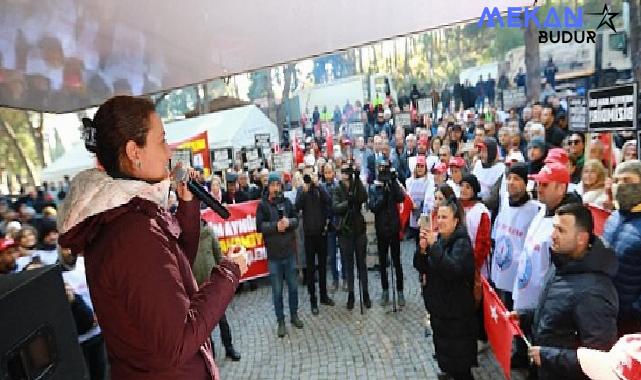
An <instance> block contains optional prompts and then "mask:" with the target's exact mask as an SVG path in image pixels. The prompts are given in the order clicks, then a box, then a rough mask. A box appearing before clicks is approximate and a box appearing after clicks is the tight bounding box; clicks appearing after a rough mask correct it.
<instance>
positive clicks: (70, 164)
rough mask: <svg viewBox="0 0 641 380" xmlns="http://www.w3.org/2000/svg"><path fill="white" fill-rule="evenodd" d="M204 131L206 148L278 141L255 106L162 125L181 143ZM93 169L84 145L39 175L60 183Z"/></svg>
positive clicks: (170, 138)
mask: <svg viewBox="0 0 641 380" xmlns="http://www.w3.org/2000/svg"><path fill="white" fill-rule="evenodd" d="M204 131H207V139H208V140H209V148H210V149H213V148H216V147H233V148H235V149H240V148H241V147H243V146H254V142H255V141H254V135H255V134H256V133H269V134H270V135H271V142H272V143H274V142H279V141H280V140H279V136H278V128H276V124H274V123H272V121H271V120H269V118H268V117H267V116H265V114H264V113H263V112H262V111H261V110H259V109H258V108H256V106H254V105H248V106H244V107H237V108H232V109H229V110H225V111H220V112H215V113H211V114H207V115H203V116H199V117H195V118H192V119H186V120H181V121H176V122H173V123H168V124H167V125H165V134H166V137H167V142H168V143H170V144H172V143H177V142H181V141H184V140H186V139H188V138H190V137H192V136H194V135H197V134H198V133H201V132H204ZM94 166H95V158H94V155H93V154H92V153H90V152H88V151H87V150H86V149H85V147H84V144H82V143H79V144H76V145H74V146H72V147H71V148H70V149H69V150H68V151H67V152H65V154H63V155H62V156H61V157H60V158H58V159H57V160H56V161H54V162H52V163H51V164H50V165H49V166H47V167H46V168H44V169H43V170H42V173H41V179H42V180H43V181H48V182H50V181H60V180H62V179H63V177H64V176H65V175H68V176H70V177H73V176H74V175H76V174H77V173H78V172H80V171H82V170H84V169H89V168H92V167H94Z"/></svg>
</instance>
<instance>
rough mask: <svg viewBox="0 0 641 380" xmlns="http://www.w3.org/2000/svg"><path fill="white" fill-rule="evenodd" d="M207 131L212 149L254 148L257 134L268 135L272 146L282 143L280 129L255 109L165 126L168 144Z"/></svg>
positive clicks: (209, 115)
mask: <svg viewBox="0 0 641 380" xmlns="http://www.w3.org/2000/svg"><path fill="white" fill-rule="evenodd" d="M204 131H207V139H208V140H209V147H210V148H214V147H234V148H236V149H240V148H241V147H243V146H254V142H255V141H254V135H255V134H256V133H269V134H270V135H271V142H272V143H275V142H279V141H280V140H279V136H278V128H277V127H276V124H274V123H273V122H272V121H271V120H269V118H268V117H267V116H265V114H264V113H263V112H262V111H261V110H259V109H258V108H257V107H256V106H254V105H248V106H244V107H237V108H232V109H228V110H225V111H220V112H215V113H210V114H207V115H203V116H199V117H195V118H192V119H186V120H181V121H175V122H173V123H169V124H167V125H165V135H166V137H167V141H168V142H169V143H170V144H171V143H176V142H180V141H184V140H186V139H188V138H190V137H192V136H194V135H196V134H198V133H201V132H204Z"/></svg>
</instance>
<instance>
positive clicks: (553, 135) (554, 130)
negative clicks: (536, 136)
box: [545, 125, 565, 148]
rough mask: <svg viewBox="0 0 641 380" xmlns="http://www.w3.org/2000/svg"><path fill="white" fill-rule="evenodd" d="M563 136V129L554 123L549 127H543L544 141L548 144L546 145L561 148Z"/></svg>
mask: <svg viewBox="0 0 641 380" xmlns="http://www.w3.org/2000/svg"><path fill="white" fill-rule="evenodd" d="M564 138H565V132H563V130H562V129H561V128H559V127H558V126H556V125H552V126H550V127H549V128H546V129H545V142H546V143H547V144H548V146H552V147H554V148H561V146H562V145H563V139H564Z"/></svg>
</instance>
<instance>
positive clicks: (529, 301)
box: [512, 162, 581, 311]
mask: <svg viewBox="0 0 641 380" xmlns="http://www.w3.org/2000/svg"><path fill="white" fill-rule="evenodd" d="M529 178H530V179H533V180H535V181H536V184H537V192H538V198H539V202H541V203H542V207H541V209H540V210H539V212H538V213H537V214H536V216H535V217H534V220H532V223H531V224H530V228H528V231H527V234H526V236H525V246H524V250H523V253H522V254H521V257H520V258H519V265H518V269H517V271H516V279H515V281H514V288H513V293H512V298H513V300H514V309H515V310H517V311H518V310H526V309H535V308H536V305H537V303H538V300H539V295H540V294H541V289H542V286H543V279H544V277H545V275H546V273H547V271H548V269H549V268H550V263H551V260H550V245H551V243H552V217H553V216H554V212H555V211H556V209H557V208H559V207H560V206H562V205H564V204H568V203H581V197H579V196H578V195H577V194H576V193H574V192H572V193H568V192H567V188H568V184H569V183H570V172H569V171H568V168H567V167H566V166H565V165H563V164H560V163H558V162H551V163H547V164H545V166H543V168H542V169H541V171H540V172H539V173H538V174H535V175H530V176H529Z"/></svg>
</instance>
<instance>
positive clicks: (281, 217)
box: [256, 172, 303, 338]
mask: <svg viewBox="0 0 641 380" xmlns="http://www.w3.org/2000/svg"><path fill="white" fill-rule="evenodd" d="M297 227H298V218H297V216H296V213H295V211H294V206H292V204H291V202H290V201H289V199H287V198H285V197H283V195H282V184H281V179H280V175H279V174H278V173H275V172H272V173H270V174H269V177H268V180H267V192H266V193H265V195H263V200H262V201H261V202H260V204H259V205H258V208H257V209H256V229H257V230H258V232H261V233H262V234H263V238H264V240H265V248H267V262H268V266H269V278H270V281H271V285H272V299H273V302H274V311H275V312H276V320H277V322H278V331H277V334H278V337H279V338H282V337H284V336H285V334H286V333H287V330H286V328H285V315H284V312H283V281H287V292H288V295H289V313H290V318H291V323H292V325H294V326H295V327H296V328H299V329H302V328H303V322H302V321H301V320H300V318H298V281H297V280H296V255H295V254H294V248H295V246H296V244H295V241H296V228H297Z"/></svg>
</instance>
